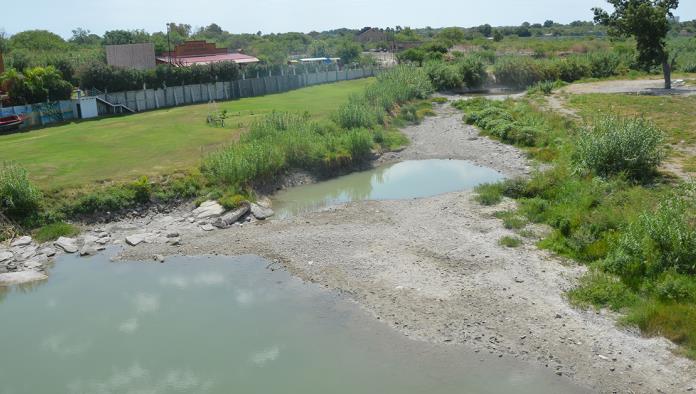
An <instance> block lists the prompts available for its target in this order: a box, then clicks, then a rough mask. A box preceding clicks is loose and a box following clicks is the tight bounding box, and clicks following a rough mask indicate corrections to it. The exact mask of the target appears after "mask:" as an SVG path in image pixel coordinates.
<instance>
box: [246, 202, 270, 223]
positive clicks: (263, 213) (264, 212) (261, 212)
mask: <svg viewBox="0 0 696 394" xmlns="http://www.w3.org/2000/svg"><path fill="white" fill-rule="evenodd" d="M251 214H252V215H254V217H255V218H256V219H259V220H266V219H268V218H270V217H271V216H273V210H272V209H271V208H265V207H263V206H261V205H259V204H254V203H252V204H251Z"/></svg>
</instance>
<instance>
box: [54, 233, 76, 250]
mask: <svg viewBox="0 0 696 394" xmlns="http://www.w3.org/2000/svg"><path fill="white" fill-rule="evenodd" d="M53 244H54V245H56V246H57V247H59V248H61V249H63V251H65V253H77V251H78V249H77V241H76V240H75V238H68V237H60V238H58V239H57V240H56V242H54V243H53Z"/></svg>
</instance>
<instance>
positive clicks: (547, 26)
mask: <svg viewBox="0 0 696 394" xmlns="http://www.w3.org/2000/svg"><path fill="white" fill-rule="evenodd" d="M553 25H554V22H553V21H552V20H550V19H549V20H547V21H546V22H544V27H546V28H549V27H553Z"/></svg>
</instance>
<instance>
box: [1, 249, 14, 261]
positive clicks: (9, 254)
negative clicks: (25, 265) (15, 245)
mask: <svg viewBox="0 0 696 394" xmlns="http://www.w3.org/2000/svg"><path fill="white" fill-rule="evenodd" d="M13 257H14V253H12V252H10V251H7V250H0V263H2V262H5V261H9V260H11V259H12V258H13Z"/></svg>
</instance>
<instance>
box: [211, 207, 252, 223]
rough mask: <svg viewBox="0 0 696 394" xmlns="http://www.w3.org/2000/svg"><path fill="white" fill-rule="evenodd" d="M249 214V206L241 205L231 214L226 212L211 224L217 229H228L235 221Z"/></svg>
mask: <svg viewBox="0 0 696 394" xmlns="http://www.w3.org/2000/svg"><path fill="white" fill-rule="evenodd" d="M247 212H249V206H248V205H243V206H241V207H239V208H237V209H235V210H234V211H232V212H228V213H226V214H224V215H223V216H221V217H220V218H218V220H216V221H215V223H213V225H214V226H215V227H218V228H230V226H232V225H233V224H234V223H235V222H236V221H237V220H239V219H240V218H241V217H242V216H244V215H246V214H247Z"/></svg>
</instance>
